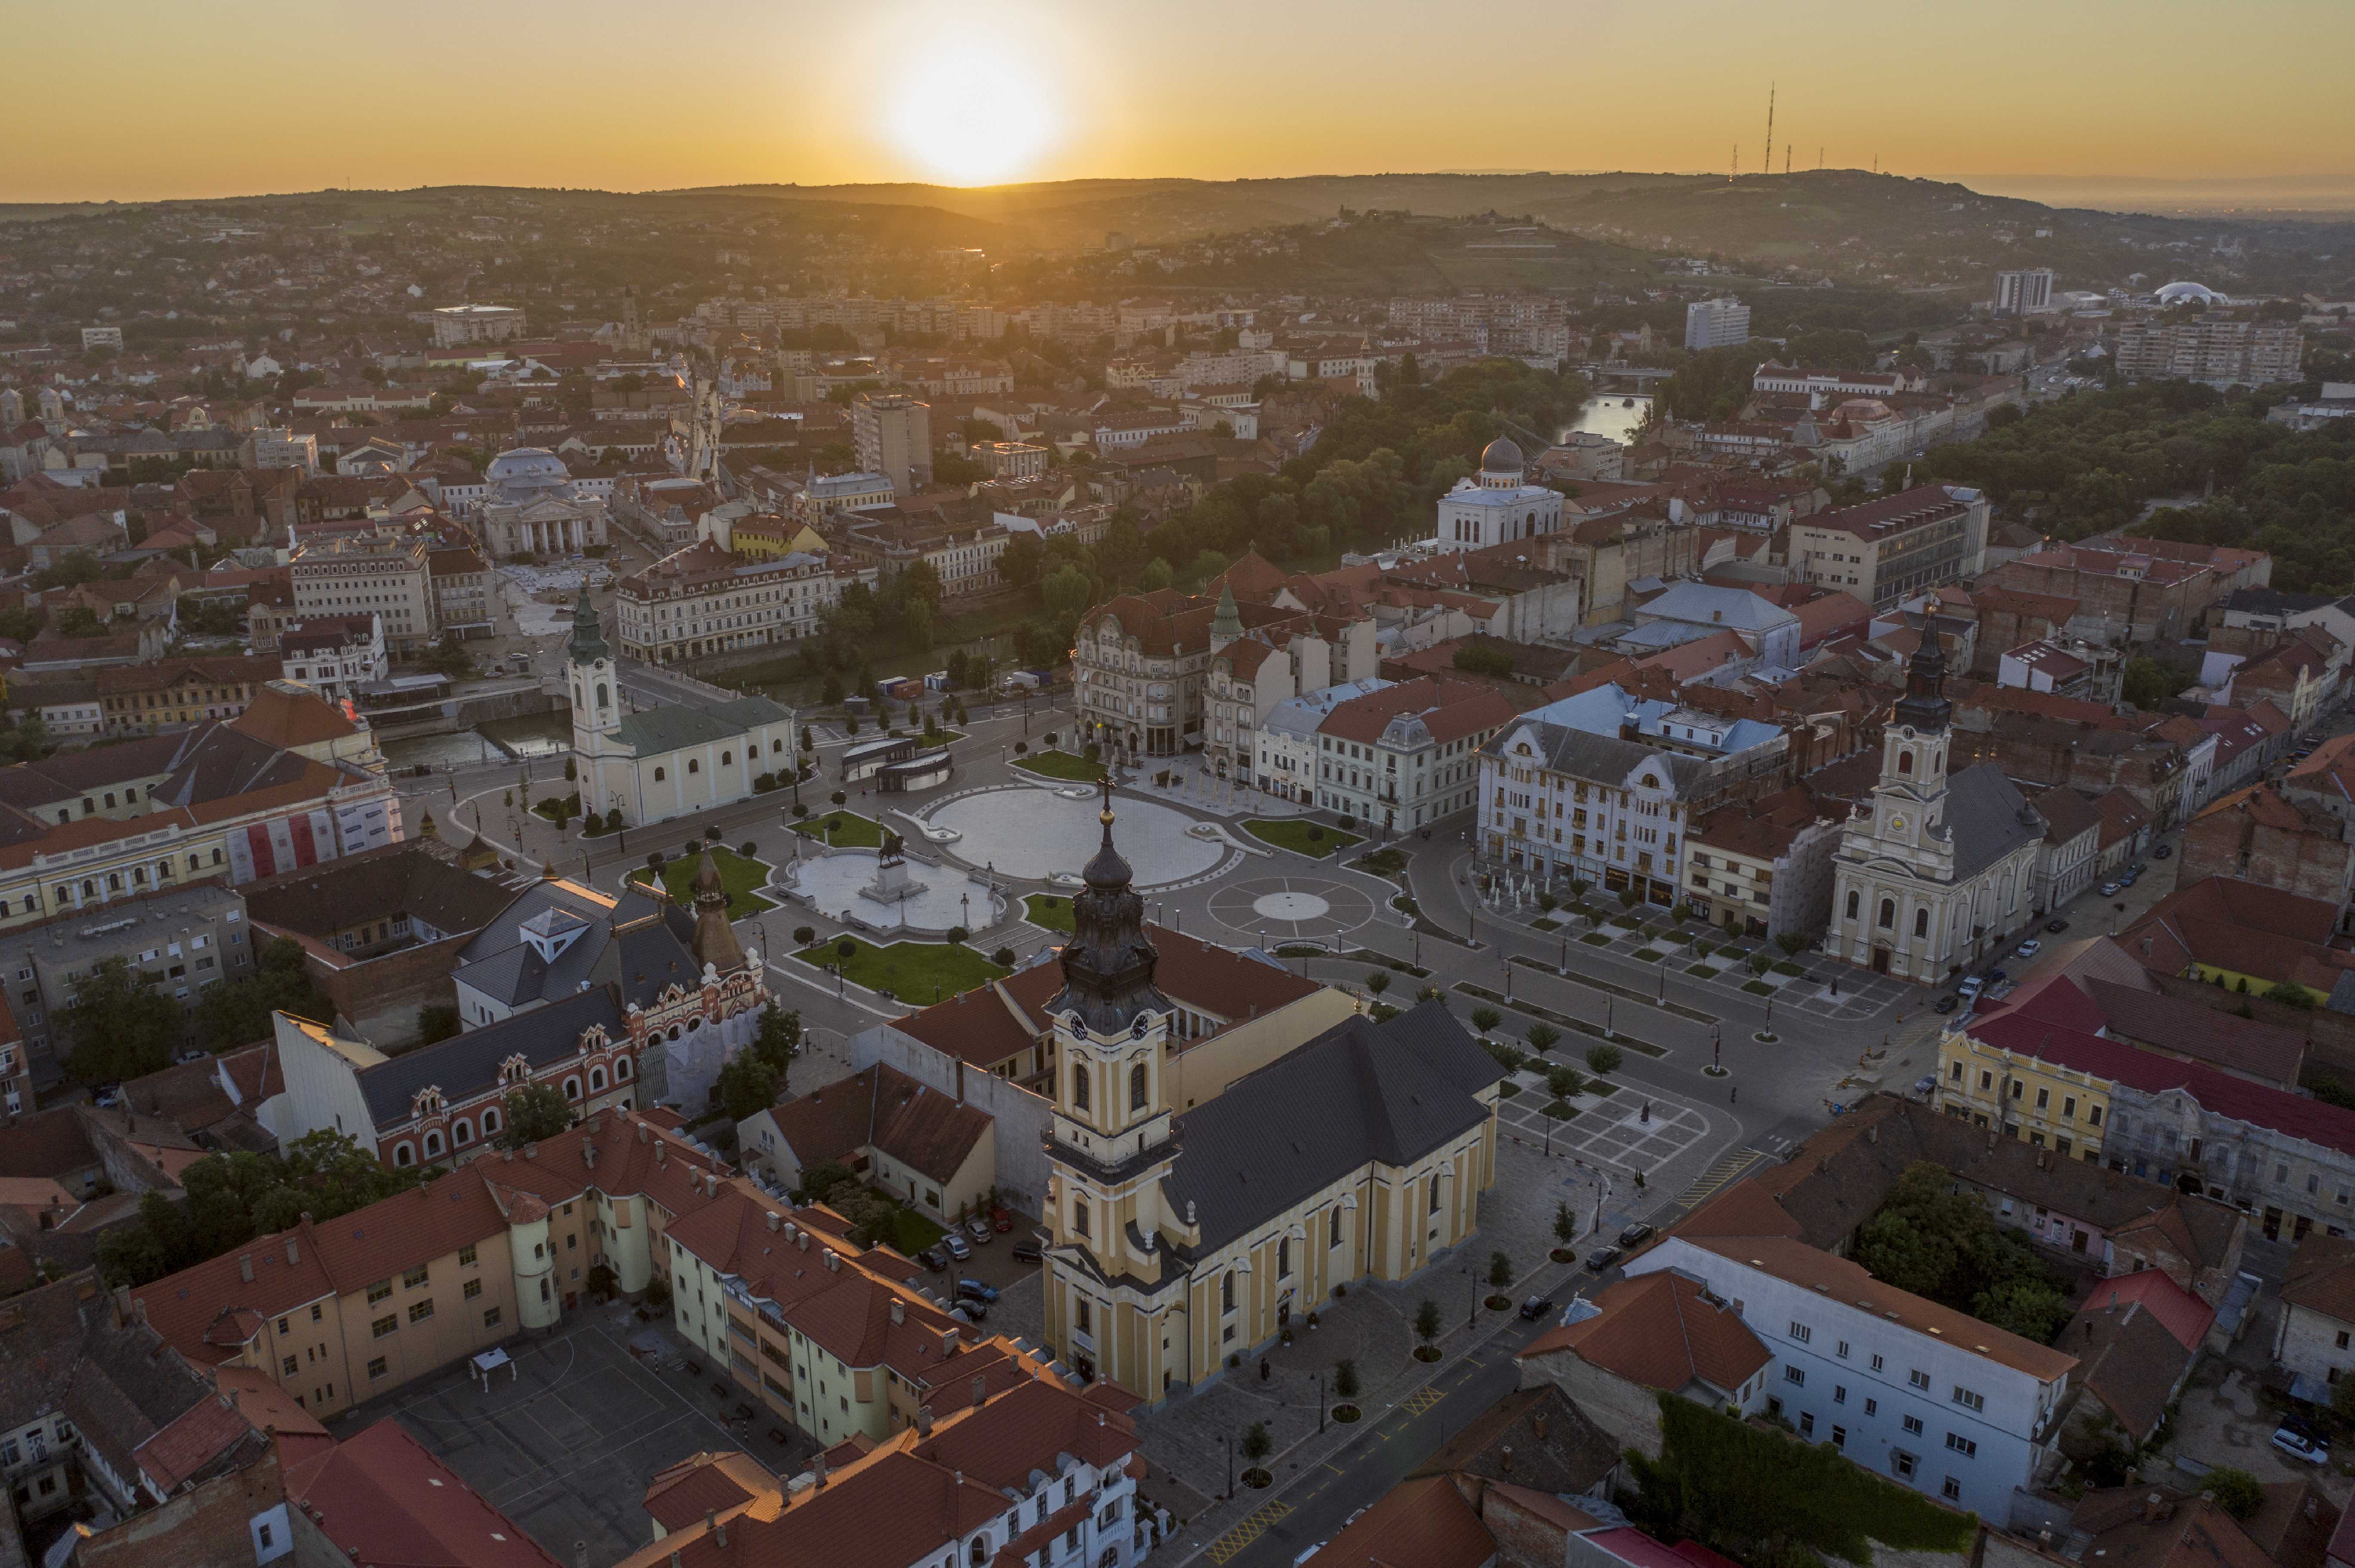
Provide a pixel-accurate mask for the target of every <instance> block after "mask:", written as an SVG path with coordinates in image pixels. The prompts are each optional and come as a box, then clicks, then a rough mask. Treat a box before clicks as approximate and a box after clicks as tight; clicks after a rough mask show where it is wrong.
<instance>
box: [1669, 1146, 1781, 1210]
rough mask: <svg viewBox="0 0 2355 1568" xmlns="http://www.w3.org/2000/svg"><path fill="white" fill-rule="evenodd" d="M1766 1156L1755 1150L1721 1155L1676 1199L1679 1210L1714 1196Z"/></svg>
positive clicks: (1761, 1162) (1760, 1162)
mask: <svg viewBox="0 0 2355 1568" xmlns="http://www.w3.org/2000/svg"><path fill="white" fill-rule="evenodd" d="M1766 1159H1767V1156H1766V1155H1764V1154H1763V1153H1761V1152H1760V1151H1759V1150H1755V1149H1736V1150H1732V1151H1731V1152H1729V1153H1726V1154H1723V1155H1721V1156H1720V1157H1719V1158H1718V1161H1717V1163H1716V1164H1714V1165H1712V1166H1710V1168H1709V1169H1708V1170H1706V1171H1702V1172H1701V1173H1700V1180H1698V1181H1695V1182H1694V1183H1693V1184H1692V1185H1691V1186H1689V1187H1688V1188H1686V1189H1685V1190H1684V1192H1681V1193H1679V1194H1678V1198H1677V1203H1678V1206H1679V1207H1681V1208H1687V1209H1689V1208H1692V1207H1694V1206H1696V1205H1698V1204H1699V1203H1700V1202H1702V1201H1703V1200H1705V1199H1707V1198H1709V1197H1710V1196H1712V1195H1714V1194H1715V1193H1716V1192H1717V1191H1718V1190H1719V1189H1720V1188H1722V1187H1727V1186H1730V1185H1732V1183H1733V1182H1735V1181H1740V1180H1741V1179H1742V1177H1744V1176H1746V1175H1748V1174H1749V1173H1750V1171H1751V1170H1752V1169H1753V1167H1755V1166H1758V1165H1762V1164H1764V1162H1765V1160H1766Z"/></svg>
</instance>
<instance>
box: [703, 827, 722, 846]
mask: <svg viewBox="0 0 2355 1568" xmlns="http://www.w3.org/2000/svg"><path fill="white" fill-rule="evenodd" d="M703 836H704V838H705V840H706V841H708V842H711V843H715V844H716V843H718V842H719V826H718V824H716V823H715V824H713V825H712V826H710V827H708V828H706V829H704V830H703Z"/></svg>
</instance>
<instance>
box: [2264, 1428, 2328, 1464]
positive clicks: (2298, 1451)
mask: <svg viewBox="0 0 2355 1568" xmlns="http://www.w3.org/2000/svg"><path fill="white" fill-rule="evenodd" d="M2274 1446H2275V1448H2276V1449H2278V1450H2279V1451H2280V1452H2281V1453H2283V1454H2285V1455H2286V1456H2288V1457H2290V1458H2293V1459H2296V1461H2297V1462H2298V1463H2299V1464H2301V1465H2327V1464H2328V1463H2330V1445H2329V1444H2328V1443H2325V1442H2324V1441H2323V1440H2322V1439H2321V1438H2319V1437H2317V1436H2314V1435H2313V1434H2312V1433H2310V1432H2305V1431H2301V1430H2299V1429H2298V1428H2297V1427H2295V1426H2292V1425H2289V1424H2288V1423H2287V1422H2284V1423H2283V1424H2282V1425H2279V1426H2277V1427H2275V1429H2274Z"/></svg>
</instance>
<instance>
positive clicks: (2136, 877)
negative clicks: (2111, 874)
mask: <svg viewBox="0 0 2355 1568" xmlns="http://www.w3.org/2000/svg"><path fill="white" fill-rule="evenodd" d="M2141 879H2142V873H2140V872H2138V871H2130V872H2128V873H2126V874H2125V875H2124V876H2121V877H2120V878H2118V885H2119V886H2120V887H2132V886H2133V885H2135V884H2136V883H2137V882H2138V881H2140V880H2141Z"/></svg>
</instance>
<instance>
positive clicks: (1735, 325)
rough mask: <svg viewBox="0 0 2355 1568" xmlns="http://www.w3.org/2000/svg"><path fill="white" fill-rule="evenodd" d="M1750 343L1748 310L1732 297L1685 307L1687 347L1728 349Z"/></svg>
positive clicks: (1703, 301) (1704, 301) (1699, 302)
mask: <svg viewBox="0 0 2355 1568" xmlns="http://www.w3.org/2000/svg"><path fill="white" fill-rule="evenodd" d="M1749 341H1750V307H1749V306H1748V305H1745V304H1743V303H1742V302H1741V301H1740V300H1737V299H1733V298H1732V297H1731V296H1729V297H1727V298H1725V299H1722V300H1697V301H1695V302H1693V303H1691V304H1689V305H1687V306H1686V307H1685V346H1686V347H1687V348H1696V349H1698V348H1730V347H1732V345H1733V344H1737V343H1748V342H1749Z"/></svg>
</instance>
